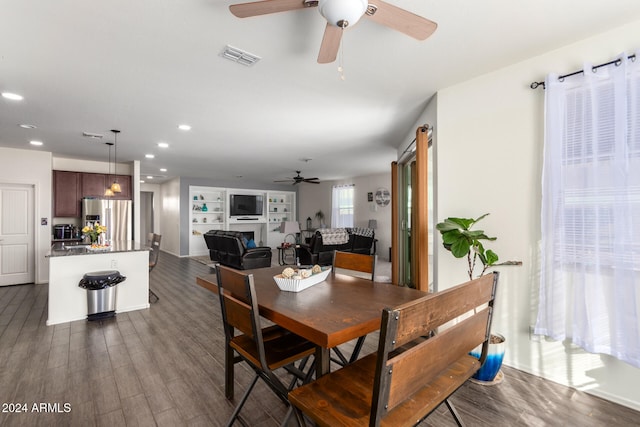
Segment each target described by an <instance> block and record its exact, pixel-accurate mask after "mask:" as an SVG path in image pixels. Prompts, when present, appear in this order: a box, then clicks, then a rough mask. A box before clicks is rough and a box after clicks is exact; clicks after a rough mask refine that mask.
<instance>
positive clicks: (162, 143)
mask: <svg viewBox="0 0 640 427" xmlns="http://www.w3.org/2000/svg"><path fill="white" fill-rule="evenodd" d="M158 147H160V148H169V144H167V143H166V142H158Z"/></svg>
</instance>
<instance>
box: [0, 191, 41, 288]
mask: <svg viewBox="0 0 640 427" xmlns="http://www.w3.org/2000/svg"><path fill="white" fill-rule="evenodd" d="M33 215H34V213H33V186H31V185H19V184H0V286H7V285H18V284H22V283H33V282H34V277H35V273H34V270H35V252H34V230H33Z"/></svg>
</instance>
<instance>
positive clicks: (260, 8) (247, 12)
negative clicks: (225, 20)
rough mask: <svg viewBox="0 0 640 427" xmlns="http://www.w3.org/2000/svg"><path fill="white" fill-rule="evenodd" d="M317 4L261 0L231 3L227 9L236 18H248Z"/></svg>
mask: <svg viewBox="0 0 640 427" xmlns="http://www.w3.org/2000/svg"><path fill="white" fill-rule="evenodd" d="M317 5H318V3H317V2H305V1H304V0H263V1H256V2H252V3H240V4H232V5H231V6H229V10H230V11H231V13H233V14H234V15H235V16H237V17H238V18H248V17H250V16H258V15H268V14H270V13H277V12H286V11H289V10H296V9H304V8H305V7H312V6H317Z"/></svg>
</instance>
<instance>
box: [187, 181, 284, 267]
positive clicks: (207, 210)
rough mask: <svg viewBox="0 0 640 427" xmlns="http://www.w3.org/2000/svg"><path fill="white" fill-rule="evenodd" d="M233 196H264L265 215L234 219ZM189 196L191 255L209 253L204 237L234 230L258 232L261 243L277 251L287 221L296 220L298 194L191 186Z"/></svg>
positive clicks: (256, 233) (258, 241)
mask: <svg viewBox="0 0 640 427" xmlns="http://www.w3.org/2000/svg"><path fill="white" fill-rule="evenodd" d="M231 194H257V195H262V196H263V200H264V204H263V209H264V214H263V215H261V216H252V217H246V218H244V217H230V216H229V215H228V212H229V197H230V195H231ZM189 197H190V206H191V212H190V214H189V224H190V225H189V234H190V240H189V255H191V256H198V255H206V254H207V253H208V250H207V245H206V243H205V241H204V238H203V237H202V235H203V234H204V233H206V232H207V231H209V230H234V231H242V232H248V231H251V232H253V233H254V236H255V241H256V243H257V244H260V242H262V245H263V246H271V247H272V248H275V247H277V246H279V245H280V244H281V243H282V242H283V241H284V237H285V236H284V234H282V233H280V224H281V223H282V222H283V221H295V220H296V193H295V192H294V191H259V190H250V189H246V190H244V189H237V188H218V187H201V186H190V187H189Z"/></svg>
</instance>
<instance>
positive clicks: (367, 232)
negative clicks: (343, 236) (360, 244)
mask: <svg viewBox="0 0 640 427" xmlns="http://www.w3.org/2000/svg"><path fill="white" fill-rule="evenodd" d="M351 232H352V233H353V234H355V235H357V236H363V237H373V232H374V230H373V228H361V227H353V228H352V229H351Z"/></svg>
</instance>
